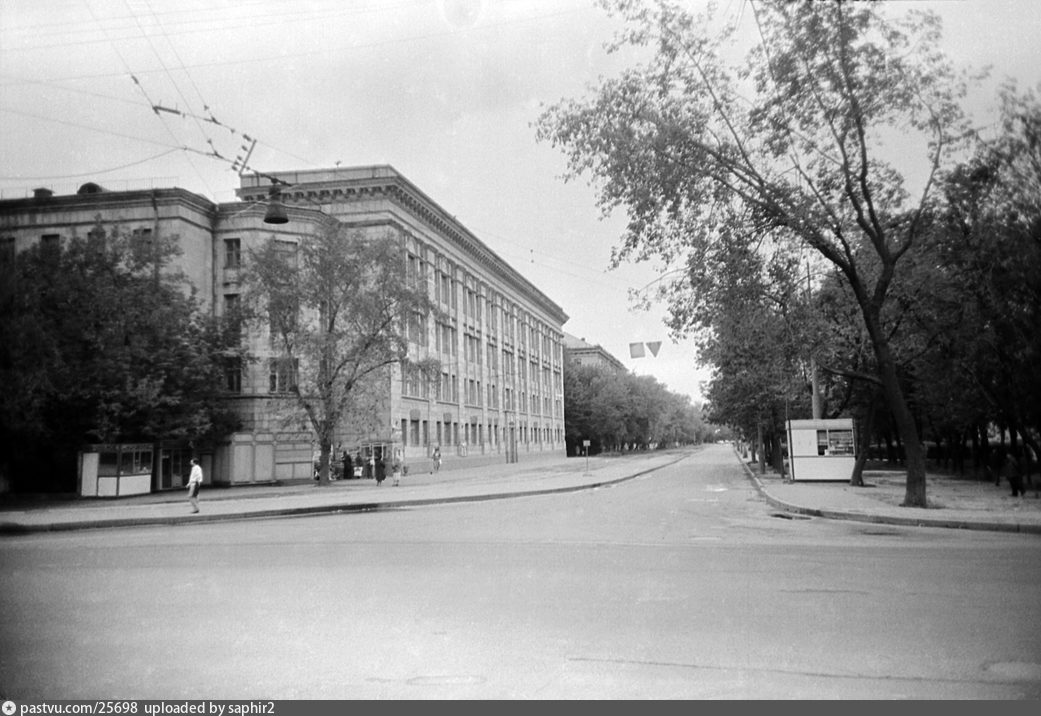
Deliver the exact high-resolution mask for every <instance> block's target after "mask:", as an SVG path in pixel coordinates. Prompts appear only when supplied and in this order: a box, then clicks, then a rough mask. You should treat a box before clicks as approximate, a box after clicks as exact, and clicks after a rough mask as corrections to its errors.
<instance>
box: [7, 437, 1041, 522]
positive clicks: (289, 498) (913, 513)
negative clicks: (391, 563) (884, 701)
mask: <svg viewBox="0 0 1041 716" xmlns="http://www.w3.org/2000/svg"><path fill="white" fill-rule="evenodd" d="M721 448H722V446H719V447H718V448H713V447H707V448H699V449H698V450H695V451H687V450H683V451H680V450H676V451H663V452H661V453H654V454H651V455H647V454H637V455H632V456H620V457H601V456H597V457H590V458H589V459H588V460H586V459H585V458H562V457H554V458H546V457H531V458H528V459H527V461H524V460H523V459H522V461H521V462H518V463H511V464H507V463H503V464H496V465H484V466H478V467H466V468H456V469H451V470H442V471H441V472H439V473H438V474H436V475H434V474H430V473H425V472H422V471H417V470H416V467H415V466H413V471H412V474H410V475H408V476H406V477H404V478H402V481H401V485H400V486H398V487H395V486H394V485H393V482H392V480H389V479H388V480H387V481H385V482H384V483H383V484H382V485H381V486H379V487H377V486H376V483H375V482H374V481H373V480H340V481H337V482H333V483H331V484H327V485H324V486H321V487H317V486H315V485H314V484H313V483H303V484H292V485H265V486H241V487H206V488H204V489H203V491H202V493H201V495H200V508H201V511H200V512H199V513H198V514H191V513H190V511H189V507H188V502H187V499H186V495H185V492H184V491H183V490H174V491H172V492H161V493H154V494H150V495H141V496H137V497H128V498H120V499H105V500H101V499H85V500H75V501H70V502H50V501H38V502H21V503H14V504H8V505H5V506H2V507H0V534H20V533H29V532H48V531H65V530H81V529H91V528H112V527H129V526H137V525H189V524H198V523H207V522H217V521H228V520H241V519H260V518H270V517H276V516H283V517H284V516H294V515H297V516H299V515H312V514H322V513H331V512H332V513H335V512H363V511H375V510H391V509H402V508H408V507H419V506H423V505H431V504H445V503H452V502H473V501H479V500H495V499H502V498H506V497H521V496H525V495H544V494H551V493H555V492H571V491H575V490H584V489H590V488H593V487H598V486H602V485H609V484H613V483H618V482H623V481H625V480H630V479H633V478H635V477H638V476H640V475H643V474H647V473H648V472H652V471H654V470H657V469H659V468H662V467H665V466H666V465H670V464H672V463H674V462H676V461H678V460H682V459H685V458H686V459H692V460H696V459H697V454H698V451H700V450H701V449H721ZM727 449H728V450H731V448H729V447H727ZM731 454H733V457H734V460H735V461H737V462H738V463H739V464H741V465H742V466H743V469H744V471H745V473H746V476H747V477H748V478H749V480H750V481H751V482H752V483H753V485H754V486H755V487H756V489H757V490H758V491H759V492H760V494H762V496H763V497H764V498H765V499H766V500H767V501H768V502H769V503H770V504H771V505H773V506H774V507H776V508H778V509H781V510H784V511H786V512H789V513H792V514H803V515H813V516H817V517H824V518H828V519H843V520H857V521H861V522H874V523H888V524H895V525H911V526H921V527H949V528H960V529H976V530H995V531H1002V532H1024V533H1032V534H1041V499H1039V497H1038V496H1037V493H1036V492H1035V491H1034V490H1033V489H1031V491H1030V492H1029V495H1028V496H1027V497H1017V498H1013V497H1011V495H1010V494H1009V490H1008V488H1007V486H1006V485H1005V484H1004V483H1003V484H1002V486H1001V487H996V486H995V485H994V484H993V483H989V482H977V481H974V480H971V479H958V478H950V477H944V476H933V475H930V476H929V478H928V481H927V497H928V499H929V501H930V503H931V504H934V505H936V507H934V508H928V509H920V508H907V507H900V506H899V504H900V501H901V500H902V499H903V494H904V487H903V485H904V477H903V474H902V473H898V472H868V473H866V474H865V481H866V482H867V483H868V484H869V485H871V486H870V487H856V488H855V487H850V486H849V484H848V483H846V482H844V481H836V482H805V483H787V482H785V481H784V479H783V478H781V477H780V476H777V475H773V474H770V473H767V474H765V475H760V474H758V470H753V466H751V465H749V464H746V463H744V462H743V461H742V460H741V458H740V457H739V456H738V455H737V454H735V453H731Z"/></svg>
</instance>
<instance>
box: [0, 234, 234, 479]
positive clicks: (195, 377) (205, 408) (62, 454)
mask: <svg viewBox="0 0 1041 716" xmlns="http://www.w3.org/2000/svg"><path fill="white" fill-rule="evenodd" d="M175 238H176V237H165V238H164V237H152V238H151V239H150V240H148V241H144V240H142V239H141V238H140V237H133V236H128V235H123V234H120V233H118V232H115V231H112V230H108V231H106V228H105V227H104V226H102V225H100V224H99V225H98V226H96V227H95V229H94V230H93V231H92V232H91V233H90V235H89V236H88V237H85V238H84V237H73V238H71V239H69V240H68V241H67V242H66V243H65V245H64V246H48V245H36V246H33V247H31V248H29V249H27V250H26V251H23V252H21V253H19V254H18V255H17V256H15V257H13V259H12V258H8V259H5V260H3V261H2V265H0V271H2V272H3V280H0V286H2V288H0V380H3V382H4V385H5V386H6V388H5V389H4V391H3V394H2V397H0V424H2V434H3V443H4V444H3V446H2V450H3V455H4V458H3V459H4V465H3V468H4V472H5V473H6V474H7V475H8V479H9V480H11V481H12V482H13V483H14V484H13V487H14V488H15V489H19V490H37V491H50V490H60V491H70V490H72V489H74V488H75V471H74V466H75V461H74V460H75V455H76V452H77V451H78V450H79V449H80V448H81V446H83V445H84V444H85V443H114V442H153V441H159V440H178V439H190V440H196V441H206V440H213V439H216V438H217V437H221V436H223V435H226V434H227V433H228V432H231V431H232V430H233V429H234V426H235V424H236V420H235V418H234V416H233V415H232V414H231V413H230V412H229V411H228V410H227V409H226V406H225V405H224V404H222V403H221V401H220V395H221V393H222V389H223V385H224V379H225V368H226V366H227V364H228V359H229V358H232V357H237V358H238V359H240V360H241V359H242V358H243V357H244V355H243V354H242V352H241V351H240V349H239V347H238V337H237V336H236V335H234V332H233V331H231V330H230V329H229V328H228V327H227V326H226V325H224V324H223V323H222V322H221V321H219V320H217V319H214V318H213V317H211V316H210V315H208V314H207V313H206V312H204V311H202V310H201V308H200V306H199V304H198V302H197V301H196V300H195V298H194V295H193V293H192V292H191V291H190V290H189V288H188V283H187V281H186V280H185V279H184V277H183V276H181V275H179V274H177V273H175V272H172V271H170V270H169V260H170V258H171V257H172V256H173V255H174V253H175V252H176V250H177V249H176V241H175Z"/></svg>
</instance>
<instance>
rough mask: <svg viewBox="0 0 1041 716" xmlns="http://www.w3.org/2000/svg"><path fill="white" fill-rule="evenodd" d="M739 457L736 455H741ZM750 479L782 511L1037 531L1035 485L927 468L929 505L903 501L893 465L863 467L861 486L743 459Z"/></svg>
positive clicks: (1040, 503)
mask: <svg viewBox="0 0 1041 716" xmlns="http://www.w3.org/2000/svg"><path fill="white" fill-rule="evenodd" d="M739 459H740V458H739ZM743 464H744V468H745V472H746V474H747V475H748V477H749V479H751V480H752V482H753V484H755V486H756V489H758V490H759V492H760V494H762V495H763V497H764V498H766V500H767V501H768V502H769V503H770V504H772V505H773V506H774V507H777V508H779V509H781V510H785V511H786V512H790V513H793V514H803V515H811V516H815V517H825V518H828V519H835V520H856V521H858V522H874V523H884V524H891V525H904V526H913V527H948V528H954V529H970V530H989V531H997V532H1023V533H1030V534H1041V494H1039V490H1038V488H1037V486H1036V481H1035V486H1034V487H1031V488H1030V489H1029V490H1028V491H1027V495H1026V496H1021V497H1012V494H1011V490H1010V488H1009V486H1008V483H1007V482H1006V481H1005V480H1002V481H1001V484H1000V485H995V484H994V483H993V482H991V481H986V480H982V481H981V480H975V479H973V478H971V477H959V476H952V475H944V474H940V473H927V475H926V484H925V496H926V501H927V502H928V503H929V507H926V508H921V507H901V506H900V503H901V502H903V500H904V494H905V483H906V479H905V474H904V473H903V472H900V471H896V470H884V471H883V470H877V471H869V470H866V471H865V472H864V483H865V486H864V487H852V486H850V484H849V483H848V482H847V481H836V482H787V481H786V480H785V479H784V478H783V477H781V476H780V475H778V474H776V473H771V472H767V473H766V474H762V475H761V474H759V470H758V465H752V464H749V463H743Z"/></svg>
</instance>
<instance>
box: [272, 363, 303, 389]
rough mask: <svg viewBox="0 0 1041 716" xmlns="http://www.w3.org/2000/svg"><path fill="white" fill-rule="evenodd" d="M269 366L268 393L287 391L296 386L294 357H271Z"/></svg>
mask: <svg viewBox="0 0 1041 716" xmlns="http://www.w3.org/2000/svg"><path fill="white" fill-rule="evenodd" d="M268 366H269V380H268V392H269V393H288V392H289V391H290V390H292V389H293V388H294V387H295V386H296V369H297V360H296V359H295V358H272V359H271V360H270V361H269V362H268Z"/></svg>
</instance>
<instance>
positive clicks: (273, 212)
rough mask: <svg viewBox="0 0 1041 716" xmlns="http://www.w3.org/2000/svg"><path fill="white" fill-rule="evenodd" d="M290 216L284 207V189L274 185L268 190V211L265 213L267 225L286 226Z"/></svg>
mask: <svg viewBox="0 0 1041 716" xmlns="http://www.w3.org/2000/svg"><path fill="white" fill-rule="evenodd" d="M288 222H289V216H288V215H287V214H286V208H285V206H283V205H282V189H281V188H280V187H279V185H278V184H272V185H271V188H270V189H269V190H268V200H267V211H266V212H265V213H264V223H265V224H286V223H288Z"/></svg>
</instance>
